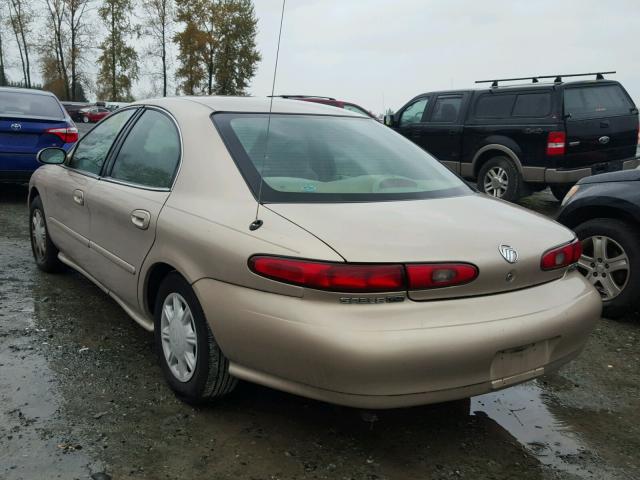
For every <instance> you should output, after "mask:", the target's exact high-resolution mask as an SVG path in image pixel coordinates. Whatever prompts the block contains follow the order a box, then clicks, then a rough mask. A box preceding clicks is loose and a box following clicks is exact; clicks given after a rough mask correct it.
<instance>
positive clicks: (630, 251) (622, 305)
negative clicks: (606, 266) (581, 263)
mask: <svg viewBox="0 0 640 480" xmlns="http://www.w3.org/2000/svg"><path fill="white" fill-rule="evenodd" d="M574 230H575V232H576V234H577V235H578V238H579V239H580V240H582V241H584V240H585V239H588V238H590V237H595V236H605V237H609V238H610V239H612V240H614V241H615V242H617V243H618V244H619V246H620V247H622V250H623V251H624V253H625V254H626V255H627V257H628V258H629V262H628V265H629V272H628V278H627V280H626V285H624V287H623V289H622V291H621V292H620V293H619V294H618V295H617V296H616V297H614V298H612V299H611V300H609V301H604V302H603V315H604V316H605V317H607V318H620V317H622V316H623V315H625V314H627V313H629V312H633V311H636V310H637V309H638V308H639V307H640V298H639V297H638V292H639V291H640V230H639V229H638V227H637V226H635V225H632V224H630V223H627V222H624V221H622V220H616V219H613V218H595V219H592V220H588V221H586V222H584V223H581V224H580V225H578V226H577V227H576V228H575V229H574ZM583 244H584V242H583ZM587 245H588V243H587ZM585 248H586V247H585ZM587 253H588V251H585V254H587ZM596 262H597V259H596ZM579 270H580V271H581V273H583V274H585V272H586V271H585V270H584V268H583V267H579ZM600 275H602V274H600ZM609 275H611V273H609ZM587 278H590V280H591V282H592V283H595V282H596V281H597V280H596V279H594V278H593V277H592V276H588V277H587Z"/></svg>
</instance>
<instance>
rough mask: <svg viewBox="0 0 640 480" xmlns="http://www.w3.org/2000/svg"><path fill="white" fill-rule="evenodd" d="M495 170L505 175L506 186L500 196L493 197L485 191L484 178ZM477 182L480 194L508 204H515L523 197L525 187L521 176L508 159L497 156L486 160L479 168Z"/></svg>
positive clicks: (490, 192)
mask: <svg viewBox="0 0 640 480" xmlns="http://www.w3.org/2000/svg"><path fill="white" fill-rule="evenodd" d="M495 169H502V170H503V171H504V172H505V173H506V182H507V186H506V190H505V191H504V193H503V194H502V195H495V194H493V192H492V191H491V190H489V191H487V190H486V189H485V177H487V175H488V174H489V172H490V171H491V170H495ZM487 180H488V179H487ZM477 182H478V190H480V191H481V192H483V193H486V194H487V195H491V196H494V197H497V198H501V199H502V200H507V201H509V202H515V201H517V200H519V199H520V198H521V197H523V196H524V195H525V185H524V181H523V179H522V175H521V174H520V172H519V171H518V169H517V167H516V166H515V164H514V163H513V162H512V161H511V159H510V158H508V157H504V156H499V157H493V158H491V159H490V160H488V161H487V162H486V163H485V164H484V165H482V168H480V172H478V181H477Z"/></svg>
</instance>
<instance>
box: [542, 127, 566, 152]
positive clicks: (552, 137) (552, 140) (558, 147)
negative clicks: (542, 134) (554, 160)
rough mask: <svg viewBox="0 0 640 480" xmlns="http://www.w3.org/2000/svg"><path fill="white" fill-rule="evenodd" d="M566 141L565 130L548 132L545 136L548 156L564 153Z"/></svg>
mask: <svg viewBox="0 0 640 480" xmlns="http://www.w3.org/2000/svg"><path fill="white" fill-rule="evenodd" d="M566 141H567V134H566V133H565V132H562V131H559V132H549V136H548V137H547V155H548V156H549V157H554V156H556V155H564V152H565V146H566Z"/></svg>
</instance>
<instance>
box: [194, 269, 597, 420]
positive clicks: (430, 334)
mask: <svg viewBox="0 0 640 480" xmlns="http://www.w3.org/2000/svg"><path fill="white" fill-rule="evenodd" d="M194 289H195V291H196V294H197V295H198V298H199V299H200V301H201V303H202V306H203V309H204V311H205V314H206V315H207V318H208V320H209V323H210V324H211V328H212V331H213V332H214V335H215V336H216V338H217V340H218V342H219V344H220V346H221V348H222V349H223V351H224V352H225V354H226V355H227V357H228V358H229V360H230V369H229V371H230V373H231V374H232V375H234V376H237V377H239V378H242V379H245V380H249V381H253V382H256V383H260V384H263V385H267V386H270V387H273V388H277V389H280V390H285V391H288V392H291V393H294V394H298V395H302V396H307V397H311V398H315V399H319V400H324V401H328V402H332V403H339V404H344V405H349V406H354V407H360V408H394V407H402V406H410V405H419V404H426V403H434V402H442V401H448V400H454V399H459V398H465V397H469V396H472V395H477V394H480V393H485V392H489V391H492V390H497V389H501V388H504V387H507V386H510V385H514V384H517V383H520V382H523V381H526V380H529V379H531V378H535V377H537V376H540V375H542V374H544V373H546V372H549V371H551V370H554V369H556V368H558V367H559V366H560V365H562V364H563V363H566V362H567V361H569V360H571V359H572V358H574V357H575V356H576V355H578V353H579V352H580V351H581V350H582V348H583V347H584V345H585V342H586V341H587V338H588V335H589V333H590V332H591V330H592V328H593V327H594V325H595V324H596V322H597V321H598V320H599V318H600V311H601V300H600V296H599V295H598V293H597V292H596V291H595V290H594V289H593V287H592V286H591V285H590V284H589V283H587V282H586V281H585V280H584V278H583V277H582V276H581V275H580V274H579V273H577V272H571V273H569V274H567V275H566V276H565V277H563V278H562V279H560V280H557V281H554V282H550V283H548V284H545V285H539V286H537V287H533V288H528V289H524V290H520V291H515V292H509V293H504V294H498V295H489V296H484V297H474V298H464V299H456V300H442V301H430V302H413V301H409V300H407V301H405V302H400V303H397V304H384V305H343V304H339V303H338V302H335V303H333V302H327V301H311V300H309V299H306V300H305V299H304V298H294V297H287V296H282V295H275V294H271V293H266V292H260V291H255V290H250V289H246V288H243V287H239V286H235V285H229V284H226V283H222V282H218V281H215V280H211V279H203V280H199V281H198V282H196V283H195V284H194Z"/></svg>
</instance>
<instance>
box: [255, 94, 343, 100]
mask: <svg viewBox="0 0 640 480" xmlns="http://www.w3.org/2000/svg"><path fill="white" fill-rule="evenodd" d="M267 97H268V98H271V97H274V98H323V99H325V100H335V98H333V97H322V96H320V95H268V96H267Z"/></svg>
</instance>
